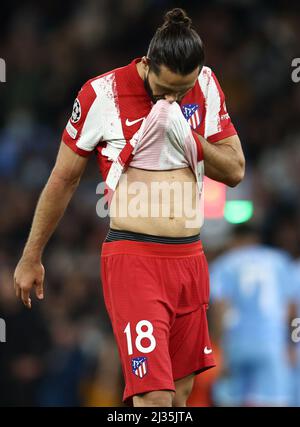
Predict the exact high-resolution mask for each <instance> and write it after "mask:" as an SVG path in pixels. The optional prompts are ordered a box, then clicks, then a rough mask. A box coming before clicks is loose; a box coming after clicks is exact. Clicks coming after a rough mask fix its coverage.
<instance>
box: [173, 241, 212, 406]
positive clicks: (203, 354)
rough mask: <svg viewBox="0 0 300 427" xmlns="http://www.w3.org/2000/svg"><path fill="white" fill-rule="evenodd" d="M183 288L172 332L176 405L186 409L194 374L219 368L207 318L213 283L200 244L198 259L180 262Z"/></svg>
mask: <svg viewBox="0 0 300 427" xmlns="http://www.w3.org/2000/svg"><path fill="white" fill-rule="evenodd" d="M177 265H178V268H180V269H181V271H182V278H181V280H182V283H183V286H182V289H181V294H180V298H179V300H178V305H177V310H176V311H177V313H176V318H175V321H174V323H173V325H172V328H171V333H170V346H169V349H170V356H171V361H172V369H173V377H174V379H175V385H176V395H175V398H174V401H173V405H174V406H185V405H186V401H187V399H188V397H189V395H190V393H191V390H192V387H193V380H194V375H195V374H197V373H200V372H202V371H205V370H206V369H209V368H211V367H213V366H215V361H214V357H213V350H212V348H211V342H210V338H209V333H208V324H207V318H206V310H207V302H208V294H209V282H208V268H207V262H206V258H205V255H204V253H203V251H202V249H201V246H200V244H198V245H195V256H190V257H187V258H183V259H181V260H177Z"/></svg>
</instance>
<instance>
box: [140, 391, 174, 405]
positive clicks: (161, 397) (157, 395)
mask: <svg viewBox="0 0 300 427" xmlns="http://www.w3.org/2000/svg"><path fill="white" fill-rule="evenodd" d="M174 394H175V393H174V392H173V391H169V390H157V391H150V392H148V393H143V394H138V395H136V396H133V406H136V407H146V406H152V407H154V406H156V407H166V408H167V407H171V406H172V400H173V397H174Z"/></svg>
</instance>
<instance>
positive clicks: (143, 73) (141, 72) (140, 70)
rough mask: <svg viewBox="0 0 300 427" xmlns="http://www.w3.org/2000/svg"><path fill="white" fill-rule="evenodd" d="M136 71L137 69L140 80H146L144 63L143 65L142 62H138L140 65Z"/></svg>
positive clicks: (137, 65)
mask: <svg viewBox="0 0 300 427" xmlns="http://www.w3.org/2000/svg"><path fill="white" fill-rule="evenodd" d="M136 69H137V72H138V75H139V76H140V78H141V79H142V80H144V78H145V71H144V68H143V63H142V61H140V62H138V63H137V64H136Z"/></svg>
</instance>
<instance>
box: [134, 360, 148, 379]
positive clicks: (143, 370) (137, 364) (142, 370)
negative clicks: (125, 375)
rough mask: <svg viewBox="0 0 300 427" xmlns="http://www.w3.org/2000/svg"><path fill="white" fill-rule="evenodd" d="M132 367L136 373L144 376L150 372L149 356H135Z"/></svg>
mask: <svg viewBox="0 0 300 427" xmlns="http://www.w3.org/2000/svg"><path fill="white" fill-rule="evenodd" d="M131 368H132V372H133V373H134V375H136V376H137V377H139V378H143V377H144V376H145V375H146V374H147V372H148V362H147V357H135V358H133V359H131Z"/></svg>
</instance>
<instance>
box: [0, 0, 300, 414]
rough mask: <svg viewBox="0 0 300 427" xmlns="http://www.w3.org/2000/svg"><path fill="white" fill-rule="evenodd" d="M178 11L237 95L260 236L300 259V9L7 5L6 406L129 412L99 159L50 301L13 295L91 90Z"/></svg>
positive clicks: (209, 397) (2, 251)
mask: <svg viewBox="0 0 300 427" xmlns="http://www.w3.org/2000/svg"><path fill="white" fill-rule="evenodd" d="M178 5H180V6H183V7H184V8H185V9H186V10H187V12H188V13H189V14H190V15H191V17H192V18H193V23H194V27H195V28H196V29H197V30H198V32H199V34H200V36H201V37H202V39H203V41H204V45H205V51H206V64H207V65H208V66H210V67H211V68H212V69H213V70H214V72H215V73H216V75H217V77H218V79H219V81H220V83H221V85H222V88H223V90H224V92H225V94H226V96H227V108H228V110H229V112H230V115H231V118H232V121H233V123H234V124H235V126H236V128H237V130H238V133H239V136H240V138H241V141H242V145H243V149H244V152H245V155H246V160H247V172H246V179H245V183H246V184H245V183H244V184H243V185H245V186H246V187H243V188H247V197H248V198H250V199H251V200H253V203H254V221H256V222H257V223H259V224H261V235H260V237H261V239H262V241H263V242H264V243H266V244H268V245H271V246H273V247H277V248H280V249H282V250H284V251H286V253H288V254H289V256H290V257H291V259H292V260H295V261H296V260H297V258H298V257H299V256H300V245H299V243H300V220H299V200H300V197H299V196H300V174H299V165H300V121H299V119H298V118H299V114H300V83H299V84H296V83H294V82H293V81H292V79H291V73H292V68H291V62H292V59H293V58H294V57H300V51H299V39H300V26H299V24H298V22H299V16H300V4H299V2H297V1H295V0H291V1H289V2H284V1H283V0H282V1H280V0H274V1H271V0H269V1H264V2H259V1H256V0H244V1H238V0H214V1H210V2H204V1H188V0H186V1H184V2H178V1H177V2H176V1H171V0H147V1H146V0H145V1H138V0H87V1H82V0H81V1H78V2H75V3H74V2H71V1H69V0H66V1H65V2H63V3H62V2H57V1H50V0H46V1H43V2H37V1H30V0H29V1H27V2H25V3H20V2H16V1H14V0H12V1H10V2H5V3H3V5H2V6H1V15H0V28H1V30H0V31H1V37H0V57H2V58H4V59H5V61H6V64H7V71H6V72H7V82H6V83H0V104H1V105H2V109H1V111H0V179H1V181H0V195H1V203H0V233H1V240H0V318H3V319H5V321H6V325H7V343H0V406H1V405H29V406H30V405H31V406H35V405H37V406H46V405H62V406H64V405H68V406H77V405H85V406H88V405H102V406H117V405H121V395H122V387H123V384H122V375H121V370H120V365H119V362H118V354H117V350H116V347H115V344H114V340H113V336H112V331H111V327H110V324H109V321H108V317H107V315H106V310H105V307H104V303H103V299H102V291H101V282H100V269H99V257H100V247H101V242H102V241H103V240H104V238H105V235H106V232H107V229H108V220H106V219H100V218H99V217H97V215H96V209H95V208H96V203H97V195H96V185H97V184H98V183H99V182H100V175H99V173H98V170H97V166H96V162H93V160H91V161H90V162H89V165H88V168H87V171H86V172H85V175H84V177H83V179H82V182H81V184H80V187H79V189H78V190H77V192H76V194H75V196H74V199H73V200H72V202H71V204H70V206H69V208H68V210H67V212H66V215H65V216H64V218H63V220H62V222H61V224H60V225H59V227H58V229H57V231H56V233H55V235H54V236H53V237H52V239H51V241H50V243H49V245H48V246H47V249H46V251H45V256H44V265H45V268H46V282H45V288H46V292H45V294H46V295H45V296H46V298H45V300H44V301H42V302H37V300H35V299H34V300H33V308H32V310H31V311H28V310H26V309H25V308H23V307H22V305H21V303H20V302H19V301H17V300H16V298H15V296H14V292H13V283H12V278H13V271H14V267H15V265H16V263H17V260H18V258H19V257H20V255H21V252H22V248H23V247H24V244H25V241H26V237H27V235H28V232H29V229H30V224H31V220H32V216H33V209H34V206H35V204H36V202H37V199H38V196H39V194H40V192H41V190H42V188H43V185H44V184H45V182H46V180H47V178H48V176H49V173H50V170H51V168H52V167H53V164H54V161H55V156H56V153H57V150H58V146H59V143H60V139H61V134H62V131H63V128H64V126H65V125H66V123H67V121H68V119H69V116H70V114H71V110H72V105H73V101H74V99H75V97H76V94H77V92H78V90H79V89H80V87H81V86H82V84H83V83H84V82H85V81H87V80H88V79H89V78H91V77H94V76H96V75H99V74H101V73H103V72H106V71H109V70H111V69H113V68H115V67H119V66H123V65H126V64H128V63H129V62H130V61H131V60H132V59H133V58H135V57H139V56H142V55H144V54H145V53H146V50H147V46H148V42H149V40H150V39H151V37H152V35H153V33H154V31H155V29H156V28H157V26H158V25H160V23H161V22H162V17H163V13H164V12H165V11H166V10H168V9H170V8H172V7H174V6H178ZM297 49H298V50H297ZM204 227H205V225H204ZM210 239H216V237H215V236H213V237H210V236H209V234H208V235H207V236H206V241H207V255H208V259H209V261H210V262H211V263H212V262H213V261H214V259H215V258H216V257H217V256H218V255H220V254H221V253H222V252H223V251H224V250H226V245H227V243H228V242H226V239H225V241H222V242H220V244H219V245H218V244H216V242H212V241H210ZM213 243H214V244H213ZM299 271H300V269H298V272H299ZM299 274H300V272H299ZM299 282H300V281H299ZM299 299H300V292H299ZM298 315H299V316H300V313H298ZM299 345H300V343H299ZM215 372H216V374H213V376H214V378H213V379H212V377H210V380H209V381H208V382H207V383H209V384H211V382H212V381H215V379H216V378H215V377H216V375H217V373H218V369H216V370H215ZM299 372H300V370H299ZM208 375H211V374H208ZM299 375H300V374H299ZM299 382H300V378H299ZM202 388H203V387H202ZM198 389H199V390H200V391H199V390H198ZM197 390H198V391H197ZM195 396H196V397H195ZM197 399H198V400H197ZM201 399H202V400H201ZM191 402H192V403H193V404H194V405H195V406H198V405H204V404H214V400H213V394H212V393H210V390H207V389H205V390H204V388H203V389H201V385H199V384H198V382H197V383H196V385H195V395H194V396H193V397H192V398H191Z"/></svg>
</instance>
